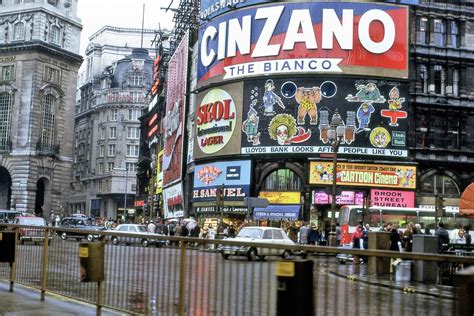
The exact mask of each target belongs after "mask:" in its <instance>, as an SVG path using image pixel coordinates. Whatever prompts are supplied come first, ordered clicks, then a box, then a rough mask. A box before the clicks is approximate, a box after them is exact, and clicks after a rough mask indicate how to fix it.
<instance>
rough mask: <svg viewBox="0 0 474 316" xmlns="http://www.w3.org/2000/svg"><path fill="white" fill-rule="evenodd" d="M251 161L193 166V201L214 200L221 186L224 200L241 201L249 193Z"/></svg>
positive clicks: (219, 162)
mask: <svg viewBox="0 0 474 316" xmlns="http://www.w3.org/2000/svg"><path fill="white" fill-rule="evenodd" d="M250 176H251V161H250V160H236V161H218V162H209V163H205V164H200V165H196V166H195V167H194V184H193V196H192V199H191V200H192V201H193V202H201V201H216V190H217V189H220V188H223V197H224V200H229V201H235V200H237V201H242V200H243V199H244V198H245V197H248V196H249V193H250Z"/></svg>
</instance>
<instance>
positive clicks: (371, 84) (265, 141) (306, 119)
mask: <svg viewBox="0 0 474 316" xmlns="http://www.w3.org/2000/svg"><path fill="white" fill-rule="evenodd" d="M243 98H244V100H243V107H244V108H243V114H242V125H241V143H242V144H241V153H242V154H266V155H268V154H325V153H326V154H327V153H332V146H331V142H330V139H329V137H328V133H329V128H330V124H331V122H332V121H333V120H334V119H335V118H339V119H340V126H339V127H338V129H342V133H343V137H342V141H341V143H340V147H339V150H338V153H339V154H340V155H341V156H344V155H356V156H358V157H360V156H384V157H386V158H387V159H392V158H404V157H407V156H408V150H407V149H408V147H407V130H408V111H407V107H408V106H407V102H408V84H407V83H405V82H397V81H387V80H375V79H370V80H367V79H357V78H334V79H332V80H331V79H330V78H327V77H321V78H319V77H311V78H308V77H305V78H299V77H294V78H286V79H281V78H280V79H279V78H271V77H270V78H266V79H265V80H249V81H247V82H245V85H244V93H243Z"/></svg>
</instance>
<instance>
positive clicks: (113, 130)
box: [109, 126, 117, 139]
mask: <svg viewBox="0 0 474 316" xmlns="http://www.w3.org/2000/svg"><path fill="white" fill-rule="evenodd" d="M109 138H110V139H116V138H117V127H115V126H114V127H111V128H110V137H109Z"/></svg>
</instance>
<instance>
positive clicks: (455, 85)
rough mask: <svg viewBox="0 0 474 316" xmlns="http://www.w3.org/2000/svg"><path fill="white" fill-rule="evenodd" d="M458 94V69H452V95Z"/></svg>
mask: <svg viewBox="0 0 474 316" xmlns="http://www.w3.org/2000/svg"><path fill="white" fill-rule="evenodd" d="M458 95H459V70H458V69H453V96H455V97H457V96H458Z"/></svg>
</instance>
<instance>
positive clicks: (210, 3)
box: [199, 0, 270, 22]
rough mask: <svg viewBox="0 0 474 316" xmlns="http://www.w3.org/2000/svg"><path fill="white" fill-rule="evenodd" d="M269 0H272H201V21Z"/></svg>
mask: <svg viewBox="0 0 474 316" xmlns="http://www.w3.org/2000/svg"><path fill="white" fill-rule="evenodd" d="M269 1H270V0H201V6H200V11H199V17H200V18H201V22H203V21H208V20H210V19H212V18H214V17H216V16H218V15H219V14H223V13H226V12H229V11H230V10H235V9H239V8H242V7H245V6H249V5H252V4H259V3H264V2H269Z"/></svg>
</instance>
